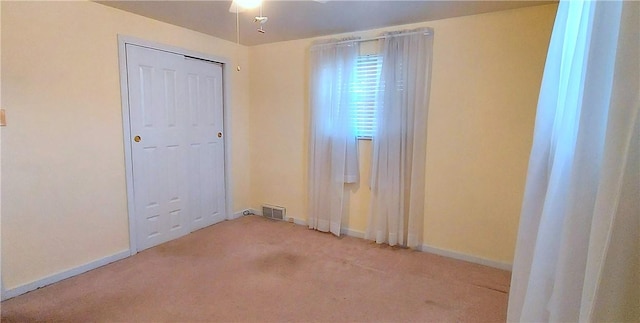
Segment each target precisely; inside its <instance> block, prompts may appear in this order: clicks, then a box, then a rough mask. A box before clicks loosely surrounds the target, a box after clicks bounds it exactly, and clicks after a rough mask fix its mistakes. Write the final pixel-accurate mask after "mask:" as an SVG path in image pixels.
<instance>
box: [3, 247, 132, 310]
mask: <svg viewBox="0 0 640 323" xmlns="http://www.w3.org/2000/svg"><path fill="white" fill-rule="evenodd" d="M129 256H130V252H129V250H124V251H120V252H118V253H116V254H113V255H111V256H107V257H104V258H101V259H98V260H95V261H92V262H89V263H86V264H84V265H81V266H79V267H76V268H72V269H69V270H65V271H62V272H59V273H57V274H53V275H51V276H47V277H45V278H42V279H38V280H36V281H33V282H31V283H27V284H24V285H20V286H18V287H15V288H11V289H8V290H3V291H2V300H3V301H4V300H7V299H9V298H13V297H16V296H19V295H22V294H24V293H27V292H30V291H32V290H36V289H38V288H41V287H44V286H47V285H51V284H53V283H57V282H59V281H61V280H64V279H67V278H70V277H73V276H76V275H80V274H82V273H85V272H87V271H89V270H92V269H96V268H98V267H102V266H104V265H107V264H110V263H112V262H114V261H118V260H120V259H124V258H127V257H129Z"/></svg>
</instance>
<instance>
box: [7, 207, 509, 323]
mask: <svg viewBox="0 0 640 323" xmlns="http://www.w3.org/2000/svg"><path fill="white" fill-rule="evenodd" d="M509 279H510V274H509V272H506V271H502V270H498V269H493V268H489V267H484V266H480V265H475V264H471V263H466V262H462V261H458V260H453V259H448V258H444V257H440V256H436V255H431V254H428V253H422V252H418V251H411V250H406V249H399V248H391V247H389V246H380V245H376V244H374V243H371V242H368V241H365V240H362V239H356V238H350V237H343V238H336V237H334V236H332V235H330V234H325V233H320V232H317V231H311V230H309V229H307V228H305V227H303V226H297V225H294V224H290V223H285V222H275V221H271V220H267V219H264V218H261V217H256V216H247V217H242V218H240V219H237V220H234V221H226V222H223V223H220V224H217V225H214V226H211V227H208V228H205V229H202V230H200V231H197V232H194V233H192V234H190V235H187V236H185V237H183V238H181V239H178V240H175V241H172V242H168V243H165V244H163V245H160V246H158V247H155V248H151V249H149V250H146V251H143V252H141V253H139V254H137V255H136V256H134V257H129V258H127V259H124V260H121V261H118V262H115V263H113V264H110V265H107V266H104V267H101V268H98V269H96V270H93V271H90V272H88V273H85V274H82V275H79V276H76V277H73V278H70V279H67V280H64V281H62V282H59V283H56V284H54V285H50V286H47V287H45V288H42V289H39V290H36V291H33V292H30V293H27V294H25V295H22V296H18V297H16V298H13V299H10V300H7V301H5V302H3V303H2V321H7V322H25V321H76V322H87V321H128V322H131V321H136V322H140V321H219V322H220V321H225V322H229V321H257V322H270V321H271V322H273V321H295V322H310V321H320V322H426V321H437V322H444V321H447V322H454V321H456V322H470V321H494V322H495V321H504V320H505V316H506V306H507V291H508V288H509Z"/></svg>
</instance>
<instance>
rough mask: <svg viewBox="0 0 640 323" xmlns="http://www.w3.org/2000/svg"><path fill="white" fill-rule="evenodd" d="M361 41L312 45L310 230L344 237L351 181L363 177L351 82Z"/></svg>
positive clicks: (353, 181) (310, 85)
mask: <svg viewBox="0 0 640 323" xmlns="http://www.w3.org/2000/svg"><path fill="white" fill-rule="evenodd" d="M359 51H360V50H359V44H358V42H357V41H356V40H347V41H340V42H335V41H334V42H329V43H321V44H315V45H314V46H312V47H311V82H310V84H309V88H310V99H311V102H310V103H311V133H310V143H309V228H312V229H316V230H319V231H323V232H331V233H333V234H335V235H337V236H339V235H340V224H341V222H342V214H343V210H344V209H346V207H344V200H345V199H344V194H345V193H347V192H345V191H344V184H345V183H355V182H357V181H358V179H359V178H358V177H359V169H358V150H357V138H356V129H355V122H354V120H355V119H354V116H355V111H352V109H351V107H352V106H353V104H352V101H353V97H354V94H353V92H352V91H351V84H352V83H353V79H354V77H355V65H356V60H357V58H358V54H359Z"/></svg>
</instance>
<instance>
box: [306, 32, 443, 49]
mask: <svg viewBox="0 0 640 323" xmlns="http://www.w3.org/2000/svg"><path fill="white" fill-rule="evenodd" d="M431 33H432V29H431V28H428V29H427V30H417V31H410V32H406V33H399V34H393V35H382V36H377V37H369V38H357V39H347V40H342V41H338V42H330V43H321V44H315V45H311V48H314V47H321V46H327V45H340V44H346V43H350V42H358V43H364V42H368V41H374V40H380V39H385V38H389V37H393V36H405V35H413V34H424V35H429V34H431Z"/></svg>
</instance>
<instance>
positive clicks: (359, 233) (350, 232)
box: [340, 227, 364, 239]
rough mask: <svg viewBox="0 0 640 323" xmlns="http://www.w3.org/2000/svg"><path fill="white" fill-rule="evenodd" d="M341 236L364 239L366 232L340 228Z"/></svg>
mask: <svg viewBox="0 0 640 323" xmlns="http://www.w3.org/2000/svg"><path fill="white" fill-rule="evenodd" d="M340 234H344V235H346V236H350V237H354V238H360V239H364V232H362V231H357V230H351V229H349V228H345V227H342V228H340Z"/></svg>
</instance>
